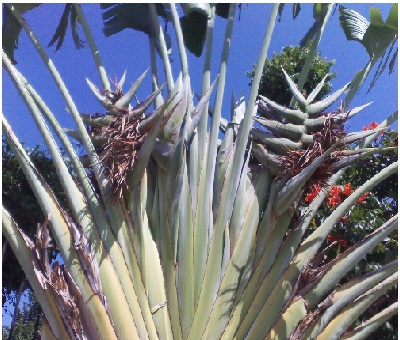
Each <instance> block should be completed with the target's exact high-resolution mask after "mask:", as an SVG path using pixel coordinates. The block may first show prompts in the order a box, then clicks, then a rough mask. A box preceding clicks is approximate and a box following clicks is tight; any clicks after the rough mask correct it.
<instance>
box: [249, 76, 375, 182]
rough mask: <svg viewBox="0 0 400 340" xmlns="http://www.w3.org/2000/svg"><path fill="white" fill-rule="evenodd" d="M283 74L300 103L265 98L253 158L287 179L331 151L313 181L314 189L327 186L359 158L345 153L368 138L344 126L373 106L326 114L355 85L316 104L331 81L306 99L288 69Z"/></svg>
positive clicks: (320, 85) (260, 104)
mask: <svg viewBox="0 0 400 340" xmlns="http://www.w3.org/2000/svg"><path fill="white" fill-rule="evenodd" d="M283 73H284V75H285V77H286V80H287V82H288V84H289V86H290V89H291V92H292V94H293V96H294V98H295V99H296V102H297V108H295V109H292V108H286V107H284V106H281V105H279V104H277V103H275V102H274V101H272V100H270V99H268V98H265V97H263V96H260V101H259V104H258V113H259V115H258V116H256V117H254V120H255V121H256V122H257V123H259V125H258V126H255V127H253V129H252V131H251V133H252V137H253V140H254V144H253V155H254V156H255V157H256V159H257V161H258V162H260V163H261V164H262V165H264V166H266V167H267V168H268V169H269V170H270V171H271V173H272V174H274V175H275V176H276V177H278V178H281V177H284V176H285V175H290V177H293V176H295V175H297V174H299V173H301V172H302V170H304V169H305V168H306V167H307V166H309V165H310V164H312V163H313V162H314V161H316V160H317V159H318V158H319V157H321V156H323V155H324V154H325V153H327V152H328V155H327V156H326V157H325V158H324V160H323V161H322V163H321V164H320V166H319V167H318V168H317V169H316V171H315V172H314V173H313V175H312V177H311V178H310V180H309V183H312V184H313V185H321V186H323V185H325V182H326V180H327V179H328V178H329V177H330V176H331V175H332V174H333V173H335V172H336V171H337V170H339V169H341V168H343V167H344V166H347V165H349V164H350V163H351V162H353V161H355V160H356V159H357V157H355V155H352V156H349V155H347V154H346V152H345V151H344V150H345V149H346V148H347V146H348V145H349V144H351V143H354V142H355V141H357V140H358V139H360V138H363V137H365V136H366V134H365V132H361V133H355V134H354V133H353V134H350V133H347V132H346V131H345V127H344V124H345V122H346V121H347V119H349V118H350V117H352V116H354V115H355V114H356V113H358V112H360V111H361V110H362V109H363V108H364V107H366V106H367V105H369V104H367V105H364V106H362V107H358V108H355V109H353V110H350V111H345V108H344V106H343V104H341V105H340V107H339V109H337V110H335V111H332V112H328V113H326V112H324V111H325V110H326V109H327V108H328V107H329V106H331V105H332V104H333V102H335V101H336V100H337V99H338V98H339V96H340V95H341V94H342V93H343V92H344V91H345V90H346V89H347V87H348V86H349V84H346V85H345V86H344V87H343V88H341V89H340V90H338V91H336V92H335V93H333V94H331V95H330V96H328V97H326V98H324V99H323V100H321V101H319V102H315V103H313V101H314V99H315V98H316V96H317V95H318V93H319V91H320V90H321V88H322V86H323V85H324V82H325V79H326V77H325V78H324V79H323V80H322V82H321V83H320V84H319V85H318V86H317V87H316V89H315V90H314V91H313V92H312V93H311V94H310V95H309V96H308V98H307V99H306V98H305V97H304V95H303V94H302V93H301V92H300V91H299V90H298V88H297V86H296V84H294V82H293V81H292V79H291V78H290V77H289V76H288V75H287V73H286V72H285V71H284V70H283ZM366 132H368V131H366ZM328 150H329V151H328Z"/></svg>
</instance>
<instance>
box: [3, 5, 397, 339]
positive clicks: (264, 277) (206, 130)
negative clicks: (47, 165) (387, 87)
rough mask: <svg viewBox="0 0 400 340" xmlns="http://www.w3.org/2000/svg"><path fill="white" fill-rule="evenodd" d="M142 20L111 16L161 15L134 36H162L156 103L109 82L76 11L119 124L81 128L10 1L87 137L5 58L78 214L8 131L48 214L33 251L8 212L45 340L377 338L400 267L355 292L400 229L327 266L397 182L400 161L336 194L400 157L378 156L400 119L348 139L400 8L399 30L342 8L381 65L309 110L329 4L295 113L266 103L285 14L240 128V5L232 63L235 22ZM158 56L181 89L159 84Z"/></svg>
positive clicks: (211, 9)
mask: <svg viewBox="0 0 400 340" xmlns="http://www.w3.org/2000/svg"><path fill="white" fill-rule="evenodd" d="M127 5H129V4H115V5H103V7H104V9H105V12H104V15H105V16H106V17H108V18H109V19H110V18H111V20H110V22H109V23H110V25H109V27H108V28H109V32H110V31H112V30H113V28H112V23H115V21H116V20H118V16H121V15H122V14H123V13H124V12H125V13H126V11H128V10H129V9H130V10H134V11H137V12H135V13H137V14H138V16H141V17H142V18H143V16H145V17H146V18H147V20H146V22H147V23H148V25H147V26H145V27H139V26H137V27H135V28H136V29H140V30H142V31H145V32H146V33H147V34H148V36H149V40H150V48H151V50H152V56H153V57H154V58H152V60H150V61H149V65H150V66H151V68H150V71H149V72H148V73H149V74H150V76H151V77H152V80H153V91H149V96H148V97H147V98H146V99H145V100H143V101H141V102H140V103H137V102H136V100H135V94H136V93H137V91H138V88H139V87H140V86H141V83H142V81H143V79H144V77H146V76H149V75H146V73H143V75H142V76H140V77H139V79H137V80H136V81H135V82H133V84H132V85H131V86H130V88H129V89H127V91H126V92H125V91H124V83H125V80H126V79H125V78H126V76H125V74H124V75H123V76H122V78H121V79H120V80H119V81H116V82H114V83H111V84H110V81H109V78H108V76H107V73H106V70H105V67H104V66H103V64H102V62H101V58H100V53H99V51H98V49H97V47H96V43H95V40H94V38H93V36H92V34H91V30H90V27H89V26H88V25H87V22H86V20H85V16H84V13H83V11H82V8H81V6H80V5H79V4H72V5H66V12H65V13H66V18H67V20H66V22H67V23H68V15H71V21H72V22H73V23H74V24H75V25H76V24H77V23H78V22H79V23H80V25H81V26H82V28H83V31H84V33H85V36H86V40H87V42H88V45H89V47H90V49H91V51H92V53H93V58H94V61H95V63H96V65H97V67H98V71H99V75H100V79H101V83H99V84H95V82H94V80H89V79H87V84H88V86H89V88H90V89H91V91H92V92H93V95H94V96H95V97H96V98H97V99H98V101H99V103H100V104H101V105H102V107H103V112H101V113H93V114H82V113H80V112H79V110H78V105H79V103H75V102H74V100H73V98H72V97H71V96H70V94H69V92H68V89H67V88H66V86H65V84H64V82H63V79H62V78H61V76H60V74H59V72H58V71H57V68H56V66H55V65H54V64H53V62H52V60H51V59H50V57H49V56H48V54H47V53H46V50H45V49H44V48H43V47H42V45H41V43H40V42H39V41H38V39H37V38H36V36H35V33H34V32H33V31H32V30H31V28H30V26H29V23H28V22H27V21H25V20H24V19H23V18H22V16H21V13H20V11H21V12H24V11H26V10H27V8H26V5H17V4H6V6H7V10H8V12H9V14H10V15H12V16H13V17H14V18H15V20H16V22H18V23H19V25H20V26H21V27H22V29H23V30H24V31H25V32H26V33H27V34H28V36H29V38H30V39H31V41H32V43H33V44H34V46H35V48H36V49H37V52H38V53H39V54H40V56H41V58H42V59H43V62H44V64H45V65H46V66H47V67H48V70H49V74H50V76H51V77H50V78H51V79H50V78H49V80H48V81H50V80H51V81H55V82H56V84H57V86H58V88H59V90H60V92H61V94H62V96H63V98H64V100H65V105H66V106H67V109H68V113H69V114H70V115H72V117H73V118H74V121H75V123H76V130H67V129H63V127H62V126H60V124H59V122H58V121H57V120H56V119H55V117H54V114H53V113H52V112H51V110H50V109H49V107H48V106H47V105H46V103H45V100H46V98H45V95H43V94H42V95H41V94H39V93H37V91H36V90H35V88H34V87H33V86H32V84H31V83H30V82H29V79H26V78H25V77H24V75H22V74H21V73H20V72H19V71H18V67H17V66H16V65H14V64H15V60H14V59H16V58H14V55H13V53H10V49H9V48H4V45H3V54H2V60H3V68H4V69H5V71H6V72H7V74H8V75H9V77H10V78H11V80H12V81H13V83H14V85H15V87H16V88H17V89H18V92H19V94H20V95H21V98H22V100H23V101H24V103H25V104H26V106H27V107H28V109H29V110H30V112H31V114H32V117H33V119H34V120H35V123H36V125H37V128H38V129H39V131H40V133H41V135H42V137H43V140H44V141H45V143H46V146H47V149H48V151H49V154H50V155H51V158H52V160H53V163H54V166H55V169H56V172H57V174H58V177H59V179H60V183H61V185H62V188H63V191H64V194H65V196H66V199H67V201H68V209H63V208H62V207H61V204H60V202H59V201H58V199H57V196H56V195H55V193H54V192H53V191H52V189H51V187H50V185H49V184H48V183H47V182H46V180H45V176H44V175H43V174H41V173H40V172H39V171H38V170H37V168H36V167H35V166H34V165H33V163H32V161H31V159H30V157H29V155H28V154H27V153H26V152H25V150H24V148H23V147H22V145H21V143H20V142H19V140H18V139H17V137H16V136H15V134H14V133H13V130H12V127H11V126H10V125H9V123H8V122H7V119H6V117H3V119H2V125H3V134H4V135H5V137H6V139H7V143H8V144H9V146H10V148H11V150H12V151H13V153H14V155H15V157H16V158H17V159H18V162H19V165H20V167H21V168H22V170H23V172H24V174H25V176H26V179H27V180H28V182H29V184H30V186H31V188H32V190H33V192H34V194H35V196H36V198H37V200H38V203H39V205H40V207H41V209H42V211H43V213H44V216H45V220H44V221H43V223H41V224H39V225H38V227H37V232H36V235H35V237H34V238H29V237H28V236H26V235H25V233H24V232H23V231H22V230H21V228H19V227H18V225H17V224H16V223H15V221H14V219H13V217H12V216H11V214H10V213H9V211H8V210H7V209H5V208H4V207H3V214H2V226H3V234H4V236H5V238H6V240H7V242H8V244H9V245H10V246H11V248H12V249H13V251H14V253H15V255H16V257H17V259H18V261H19V263H20V264H21V266H22V268H23V270H24V272H25V274H26V276H27V278H28V280H29V282H30V285H31V287H32V289H33V292H34V294H35V296H36V299H37V301H38V302H39V304H40V306H41V308H42V311H43V315H44V317H43V319H42V323H41V325H42V328H41V334H42V337H43V338H49V339H52V338H56V339H70V338H72V339H76V338H77V339H245V338H247V339H262V338H265V339H289V338H292V339H338V338H341V339H348V338H354V339H355V338H365V337H366V336H367V335H368V334H370V333H372V332H373V331H374V330H375V329H376V328H377V327H378V326H379V325H381V324H382V323H384V322H385V321H386V320H388V319H389V318H390V317H392V316H393V315H394V314H395V313H397V302H394V303H393V304H391V305H390V306H388V307H385V308H383V309H382V310H379V311H378V312H376V313H375V314H374V315H373V316H371V317H370V318H369V319H367V320H365V321H364V322H363V323H362V324H361V325H358V326H357V327H354V322H355V321H356V320H357V318H358V317H359V316H360V315H361V314H363V313H364V312H365V311H366V310H367V309H368V308H369V306H371V305H373V303H374V302H375V301H377V300H378V299H379V298H380V296H382V295H384V294H385V293H386V292H387V291H388V290H389V289H391V288H392V287H394V286H395V285H396V284H397V260H394V261H391V262H390V263H387V264H386V265H384V266H379V267H378V268H377V269H374V270H371V271H369V272H367V273H365V274H363V275H362V276H354V277H352V278H350V279H349V280H348V281H347V282H346V283H342V282H341V279H342V278H343V277H345V275H346V274H347V273H348V272H349V271H351V270H352V269H353V268H354V267H355V266H356V265H357V264H358V263H359V262H360V261H361V260H363V259H364V257H365V256H366V255H367V254H368V253H369V252H371V251H372V250H373V249H374V248H375V247H376V246H378V245H379V244H380V242H382V241H383V240H385V239H386V238H387V237H389V236H390V235H391V234H392V233H393V232H395V231H396V229H397V214H394V215H393V216H390V217H388V218H387V220H385V221H382V224H381V225H380V226H379V227H378V228H376V230H373V231H371V232H370V233H369V234H367V235H366V236H365V237H364V238H363V239H361V240H359V241H358V242H357V243H354V244H352V245H350V246H348V245H346V247H345V248H346V250H345V251H343V252H340V253H338V254H337V256H336V257H333V258H332V257H329V256H326V254H327V252H328V251H329V250H331V249H332V247H333V244H337V242H336V243H334V242H333V241H335V240H333V238H332V235H333V232H334V231H335V228H336V227H337V225H338V223H339V222H340V221H341V219H342V218H343V217H345V216H346V214H347V213H348V212H349V211H350V210H351V209H353V207H355V206H356V205H357V204H360V203H361V202H362V201H363V200H365V199H366V197H367V195H368V193H369V192H371V191H373V190H374V187H376V186H378V185H379V184H380V183H382V182H383V181H384V180H385V179H387V178H389V177H390V176H391V175H393V174H396V173H397V162H396V161H394V162H390V163H389V164H385V167H384V168H382V169H380V170H379V171H378V172H377V173H376V174H375V175H373V176H372V177H371V178H368V179H366V180H365V182H363V183H361V184H360V185H359V186H358V187H357V188H351V187H349V186H348V185H347V186H346V185H339V184H337V183H339V181H340V179H341V178H342V177H343V175H344V171H345V169H346V167H348V166H350V165H352V164H354V163H355V162H357V161H358V160H360V159H362V158H366V157H370V156H371V155H375V154H377V153H379V152H383V151H384V152H394V150H393V149H395V147H393V146H388V147H386V148H382V149H381V150H380V149H378V148H376V147H369V145H370V144H371V143H373V142H374V140H375V138H377V137H378V136H380V135H381V134H382V133H383V132H384V131H385V130H386V129H387V128H388V127H389V126H390V125H391V124H392V123H393V122H395V121H396V119H397V112H395V113H393V114H391V115H390V116H389V117H388V118H387V119H386V120H384V121H383V122H381V123H379V124H377V125H373V126H372V127H370V128H368V129H365V130H364V131H359V132H351V133H348V132H347V130H346V128H345V124H346V122H347V121H348V120H349V119H351V118H352V117H354V116H355V115H356V114H362V110H363V109H364V108H365V107H367V106H368V105H369V104H368V103H366V104H365V105H363V106H359V107H351V101H352V99H353V97H354V96H355V95H356V94H357V92H358V90H359V89H360V87H361V85H362V84H363V82H364V80H365V78H366V77H367V75H368V74H369V73H370V71H371V69H372V67H373V66H374V65H375V64H376V63H377V62H378V61H379V60H380V58H381V57H382V55H383V54H384V53H385V52H386V50H387V49H388V48H390V46H393V44H394V43H396V41H397V4H394V5H393V7H392V9H391V11H390V14H389V17H388V19H387V20H386V22H383V20H382V17H381V14H380V12H379V10H376V9H373V8H372V9H371V18H370V20H371V21H368V20H367V19H365V18H364V17H362V16H360V15H359V14H358V13H356V12H354V11H352V10H349V9H346V8H344V7H341V8H340V20H341V25H342V27H343V30H344V32H345V33H346V36H347V38H348V39H353V40H357V41H359V42H360V43H362V44H363V45H364V46H365V48H366V50H367V52H368V54H369V56H370V60H369V62H368V64H367V65H366V67H365V68H364V69H363V70H361V71H359V72H355V75H354V79H353V81H351V82H350V83H348V84H343V86H342V87H341V88H339V89H332V91H333V93H331V94H328V95H327V96H324V97H323V98H319V99H316V98H317V97H318V94H319V92H320V91H321V89H322V88H323V87H324V85H325V82H326V80H327V77H323V79H322V81H321V82H320V83H319V84H318V85H317V86H316V87H315V88H314V89H313V90H312V91H311V93H309V94H308V95H305V94H304V92H303V91H302V87H303V85H304V82H305V79H306V76H307V73H308V71H309V70H310V67H311V63H312V61H313V59H314V56H315V54H316V51H317V47H318V43H319V40H320V39H321V35H322V34H323V31H324V28H325V25H326V24H327V21H328V19H329V18H330V16H331V14H332V11H333V9H334V4H316V5H315V6H314V18H315V19H316V25H315V29H314V31H313V35H312V37H311V38H312V40H311V43H310V44H308V45H307V46H309V47H308V57H307V59H306V61H305V64H304V66H303V69H302V71H301V73H300V75H299V76H298V79H297V81H296V83H295V82H294V81H293V79H292V78H291V77H290V76H289V75H288V74H287V73H286V71H285V69H284V68H282V69H281V72H282V74H283V76H284V79H285V81H286V82H287V84H288V86H289V89H290V92H291V96H292V100H291V102H290V104H289V105H287V106H283V105H281V104H279V103H276V102H275V101H273V100H271V99H270V98H267V97H265V96H263V95H259V94H258V90H259V83H260V80H261V76H262V72H263V67H264V63H265V59H266V55H267V50H268V47H269V44H270V40H271V37H272V34H273V31H274V25H275V22H276V21H277V17H278V15H279V12H281V10H282V6H281V5H279V4H276V5H274V6H273V7H272V10H271V13H270V14H269V20H268V23H267V26H266V30H265V35H264V38H263V42H262V46H261V48H260V54H259V59H258V62H257V65H256V66H255V68H254V72H253V74H252V86H251V91H250V95H249V98H248V100H247V102H246V103H245V101H244V100H239V101H234V100H233V101H232V107H231V108H230V112H231V117H230V119H227V117H223V116H222V112H223V108H222V103H223V95H224V85H225V79H226V73H227V71H228V56H229V49H230V39H231V34H232V30H233V22H234V20H233V19H234V16H235V11H236V9H237V7H238V5H235V4H231V5H230V6H228V11H227V12H226V13H225V15H226V18H227V19H226V33H225V34H226V35H225V39H224V42H223V46H222V48H221V51H222V53H221V58H220V59H219V55H218V54H219V53H216V52H215V51H214V52H213V51H212V37H213V31H214V20H215V16H216V15H217V10H218V11H219V12H218V13H219V14H221V7H218V6H217V5H213V4H200V5H196V4H184V5H182V6H181V7H178V6H177V5H175V4H171V5H160V4H157V5H155V4H136V6H134V7H126V6H127ZM24 6H25V7H24ZM225 7H226V6H225ZM180 9H181V10H182V12H183V13H184V16H183V17H181V18H180V17H179V14H178V10H180ZM139 14H140V15H139ZM222 15H224V14H222ZM193 16H201V17H202V18H203V19H204V18H205V19H204V20H205V21H203V22H205V26H204V25H203V26H202V27H205V30H204V36H203V37H202V38H201V39H203V38H204V41H203V40H201V43H200V45H201V47H200V50H199V48H198V45H196V43H194V42H193V41H191V40H190V34H189V35H188V34H187V33H188V31H189V32H190V28H191V25H194V24H193V23H191V22H190V20H189V19H190V18H193ZM165 18H167V20H169V21H171V22H172V25H173V27H174V29H175V34H176V37H177V44H176V45H177V48H178V50H179V57H180V58H179V59H180V60H179V62H180V65H181V72H180V74H179V75H178V76H177V77H176V78H174V76H173V74H172V71H171V61H170V59H169V57H168V52H167V50H168V45H169V43H168V41H167V39H166V38H165V36H164V30H163V20H164V19H165ZM185 18H186V19H185ZM72 19H73V20H72ZM64 22H65V20H64ZM192 28H193V27H192ZM61 31H62V28H60V32H59V36H62V33H61ZM64 33H65V30H64ZM114 33H115V32H114ZM62 40H63V38H60V41H61V43H62ZM53 42H54V41H53ZM8 47H9V46H8ZM203 47H204V52H203V53H205V58H204V60H205V63H204V72H203V80H202V81H203V83H202V89H203V90H202V93H201V94H200V95H198V96H196V94H195V93H193V91H192V86H191V77H190V72H189V70H190V67H189V65H188V58H187V50H189V51H192V52H193V53H195V54H196V53H197V54H198V53H202V48H203ZM217 52H219V51H218V50H217ZM157 56H158V57H160V58H161V60H162V62H163V66H164V70H163V71H164V73H165V79H166V84H159V80H158V79H159V78H161V77H160V72H161V71H160V70H157V68H156V65H155V61H154V60H155V58H156V57H157ZM174 62H177V61H174ZM211 63H218V64H219V74H218V76H217V78H216V79H215V80H211V79H210V78H211V77H210V68H211ZM197 67H198V66H197ZM46 81H47V80H46ZM376 86H377V85H376ZM214 96H215V102H214V103H213V105H211V103H210V101H211V99H210V98H214ZM342 96H344V99H343V101H341V102H339V99H340V98H342ZM94 111H95V110H94ZM224 111H226V109H224ZM5 114H6V115H7V113H5ZM56 140H57V141H56ZM72 140H73V141H74V142H77V143H78V144H79V145H80V149H79V151H78V150H77V149H76V147H75V146H74V144H73V143H74V142H72ZM81 150H84V152H83V153H82V152H81ZM326 202H328V203H326ZM326 204H328V205H329V206H330V207H331V208H333V209H332V210H331V211H330V212H329V214H327V215H326V216H323V217H322V218H319V219H317V221H318V225H317V226H315V221H316V219H315V218H314V217H315V216H317V214H318V211H319V209H320V208H322V207H323V205H326ZM342 221H343V220H342ZM339 242H340V240H339ZM327 243H331V245H327ZM51 247H56V248H57V250H58V252H59V254H60V258H59V259H55V260H54V259H51V256H50V252H49V250H50V248H51ZM61 259H62V260H61Z"/></svg>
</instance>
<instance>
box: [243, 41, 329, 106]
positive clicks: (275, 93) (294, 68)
mask: <svg viewBox="0 0 400 340" xmlns="http://www.w3.org/2000/svg"><path fill="white" fill-rule="evenodd" d="M308 53H309V48H307V47H306V48H303V49H302V48H300V47H299V46H286V47H284V48H283V49H282V53H281V54H280V55H279V54H276V53H274V54H273V56H272V59H266V61H265V63H264V69H263V73H262V77H261V82H260V88H259V91H258V93H259V94H260V95H262V96H265V97H267V98H269V99H271V100H273V101H275V102H276V103H278V104H281V105H285V106H289V104H290V100H291V99H292V95H291V92H290V90H289V85H288V84H287V82H286V81H285V77H284V75H283V73H282V68H283V69H284V70H285V71H286V73H287V74H288V75H289V76H290V77H291V78H292V79H293V81H294V82H295V83H297V81H298V79H299V75H300V72H301V70H302V69H303V66H304V63H305V61H306V58H307V55H308ZM334 63H335V61H334V60H331V61H327V60H326V58H323V57H321V54H320V53H319V52H318V53H317V54H316V55H315V56H314V59H313V63H312V66H311V69H310V72H309V74H308V76H307V78H306V82H305V84H304V86H303V93H304V94H305V95H306V96H307V95H309V94H310V93H311V91H312V90H313V89H315V87H316V86H317V84H319V83H320V82H321V80H322V79H323V78H324V77H325V76H326V75H327V79H326V83H325V85H324V86H323V87H322V90H321V91H320V93H319V94H318V96H317V97H316V100H321V99H322V98H323V97H324V96H326V95H327V94H328V93H329V92H330V91H331V89H332V86H331V84H330V83H329V81H330V80H332V79H333V78H335V73H330V70H331V67H332V66H333V65H334ZM247 76H248V77H249V78H250V79H251V81H252V80H253V77H254V68H253V70H252V71H251V72H248V73H247ZM250 84H251V82H250Z"/></svg>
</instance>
